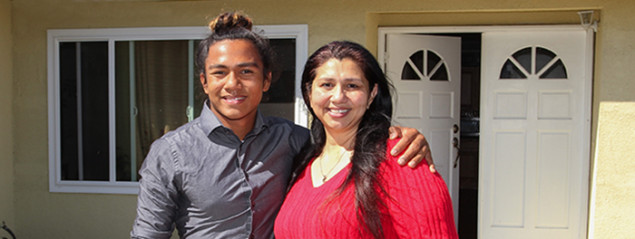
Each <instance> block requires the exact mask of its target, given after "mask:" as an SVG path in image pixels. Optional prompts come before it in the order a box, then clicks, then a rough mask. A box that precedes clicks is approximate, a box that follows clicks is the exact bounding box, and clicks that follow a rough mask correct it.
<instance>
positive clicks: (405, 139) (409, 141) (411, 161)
mask: <svg viewBox="0 0 635 239" xmlns="http://www.w3.org/2000/svg"><path fill="white" fill-rule="evenodd" d="M389 132H390V139H395V138H399V137H401V139H400V140H399V142H397V144H396V145H395V147H393V149H392V151H390V154H391V155H393V156H396V155H399V154H400V153H401V152H404V149H406V151H405V152H404V154H403V155H401V157H400V158H399V161H397V163H399V164H400V165H402V166H403V165H406V163H408V166H409V167H411V168H414V167H416V166H417V165H419V163H421V160H423V159H424V158H425V159H426V161H427V162H428V165H430V172H432V173H435V172H436V171H437V170H436V169H435V168H434V162H433V161H432V152H431V151H430V145H428V141H427V140H426V137H425V136H423V134H421V133H420V132H419V131H418V130H417V129H414V128H405V127H399V126H392V127H390V129H389ZM406 147H407V148H406Z"/></svg>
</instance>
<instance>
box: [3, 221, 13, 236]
mask: <svg viewBox="0 0 635 239" xmlns="http://www.w3.org/2000/svg"><path fill="white" fill-rule="evenodd" d="M2 229H3V230H5V231H6V232H7V233H9V235H11V238H13V239H15V235H14V234H13V232H12V231H11V229H9V227H7V225H6V224H4V221H2ZM2 239H8V238H6V237H2Z"/></svg>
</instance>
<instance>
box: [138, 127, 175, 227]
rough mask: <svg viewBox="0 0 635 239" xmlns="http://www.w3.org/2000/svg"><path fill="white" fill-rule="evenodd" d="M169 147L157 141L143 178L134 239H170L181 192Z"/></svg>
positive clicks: (141, 173)
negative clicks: (174, 180) (177, 186)
mask: <svg viewBox="0 0 635 239" xmlns="http://www.w3.org/2000/svg"><path fill="white" fill-rule="evenodd" d="M168 147H169V146H168V144H167V143H166V142H165V141H164V140H161V139H160V140H157V141H155V142H154V143H153V144H152V147H151V149H150V152H149V153H148V156H147V157H146V159H145V160H144V162H143V165H142V166H141V169H140V170H139V175H140V176H141V180H140V181H139V197H138V200H137V217H136V219H135V221H134V224H133V226H132V231H131V232H130V238H135V239H136V238H166V239H167V238H170V237H171V236H172V232H173V231H174V216H175V215H176V210H177V198H178V193H177V189H176V188H175V186H174V184H173V179H174V175H175V172H174V161H173V160H172V159H171V158H169V157H171V156H172V155H173V154H171V153H170V152H169V148H168Z"/></svg>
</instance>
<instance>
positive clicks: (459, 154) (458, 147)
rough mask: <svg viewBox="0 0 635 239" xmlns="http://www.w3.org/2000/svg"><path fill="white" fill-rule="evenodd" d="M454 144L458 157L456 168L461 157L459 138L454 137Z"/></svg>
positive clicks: (455, 161)
mask: <svg viewBox="0 0 635 239" xmlns="http://www.w3.org/2000/svg"><path fill="white" fill-rule="evenodd" d="M454 126H456V125H454ZM452 146H454V148H456V159H454V168H456V166H458V164H459V158H461V147H460V146H459V139H457V138H456V137H454V138H453V139H452Z"/></svg>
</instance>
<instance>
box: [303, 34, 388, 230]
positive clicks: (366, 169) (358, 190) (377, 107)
mask: <svg viewBox="0 0 635 239" xmlns="http://www.w3.org/2000/svg"><path fill="white" fill-rule="evenodd" d="M330 59H338V60H342V59H351V60H353V61H355V62H356V63H357V65H358V66H359V67H360V68H361V69H362V71H363V72H364V76H365V78H366V79H367V80H368V83H369V84H368V85H369V91H370V90H372V87H373V86H374V85H377V95H376V96H375V98H374V100H373V102H372V103H371V105H370V107H369V109H368V110H366V112H365V113H364V115H363V116H362V120H361V122H360V125H359V127H358V131H357V134H356V136H355V145H354V153H353V156H352V158H351V171H350V172H349V174H348V175H347V177H346V179H345V181H344V183H342V185H341V186H340V187H339V188H338V190H337V192H336V194H335V196H337V195H340V194H341V193H342V192H343V191H344V189H345V188H346V187H347V186H348V185H350V184H351V183H352V184H353V185H354V190H355V208H356V212H357V215H356V216H357V220H358V221H359V222H360V224H361V225H365V229H366V230H368V232H370V233H371V234H372V235H373V236H374V237H375V238H382V237H383V229H382V225H381V211H382V210H383V207H384V206H385V205H383V204H381V203H378V202H381V200H380V196H379V195H380V193H385V192H384V191H383V189H381V184H380V183H379V175H378V167H379V164H380V163H381V162H382V161H383V160H384V159H385V158H386V140H387V138H388V128H389V127H390V122H391V115H392V100H391V97H390V92H391V90H392V84H391V83H390V82H389V81H388V80H387V79H386V77H385V76H384V73H383V72H382V70H381V68H380V67H379V64H378V63H377V61H376V60H375V57H374V56H373V55H372V54H371V53H370V52H368V50H366V48H364V47H363V46H361V45H359V44H357V43H353V42H348V41H334V42H331V43H329V44H327V45H325V46H323V47H321V48H320V49H318V50H317V51H316V52H315V53H313V55H311V56H310V57H309V59H308V61H307V63H306V65H305V67H304V72H303V73H302V84H301V86H302V96H303V97H304V103H305V104H306V105H307V107H308V108H309V111H310V112H311V115H312V116H313V121H312V123H311V136H312V140H311V142H309V143H308V145H307V146H306V147H305V148H304V149H303V150H302V152H301V153H300V155H298V158H296V161H295V162H296V163H297V165H296V167H295V172H294V173H293V175H292V182H291V183H293V181H295V178H296V177H297V176H298V175H299V174H300V173H301V172H302V171H304V169H305V168H306V167H307V165H308V164H309V162H310V161H311V160H312V159H313V158H315V157H317V156H318V155H320V153H321V152H322V150H323V148H324V144H325V142H326V133H325V131H324V125H323V124H322V122H320V121H319V120H318V119H317V117H316V115H315V112H314V111H313V109H312V108H311V104H310V102H309V94H310V92H311V85H312V84H313V79H315V76H316V69H317V68H318V67H320V66H321V65H322V64H324V63H325V62H327V61H328V60H330ZM362 230H363V229H362Z"/></svg>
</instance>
